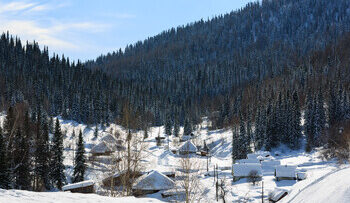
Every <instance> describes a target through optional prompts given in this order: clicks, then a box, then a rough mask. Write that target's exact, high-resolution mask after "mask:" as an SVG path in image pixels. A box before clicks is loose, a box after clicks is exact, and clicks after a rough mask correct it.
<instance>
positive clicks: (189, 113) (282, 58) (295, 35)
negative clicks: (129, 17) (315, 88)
mask: <svg viewBox="0 0 350 203" xmlns="http://www.w3.org/2000/svg"><path fill="white" fill-rule="evenodd" d="M349 29H350V3H349V1H346V0H335V1H326V0H321V1H315V0H298V1H294V0H274V1H270V0H269V1H262V3H250V4H248V5H247V6H246V7H245V8H243V9H241V10H238V11H233V12H231V13H230V14H225V15H221V16H217V17H215V18H213V19H209V20H206V21H204V20H200V21H198V22H194V23H190V24H188V25H186V26H179V27H177V28H172V29H169V30H167V31H164V32H163V33H161V34H159V35H157V36H154V37H150V38H148V39H146V40H145V41H143V42H137V43H135V44H132V45H129V46H127V47H126V48H125V50H124V51H122V50H119V51H116V52H113V53H110V54H108V55H106V56H101V57H99V58H97V59H96V60H95V61H90V62H88V63H87V64H86V65H87V66H88V67H90V68H92V69H99V70H103V71H105V72H107V73H109V74H111V75H114V76H115V77H116V81H117V84H118V86H119V87H123V88H122V90H120V91H119V92H118V94H119V96H120V97H121V98H123V99H125V100H129V102H130V103H131V104H132V106H133V107H134V109H140V110H141V111H144V110H149V111H150V112H151V113H152V115H153V116H154V124H161V123H162V122H163V121H164V120H165V119H166V117H168V116H167V114H169V115H170V117H171V118H170V119H171V120H172V121H173V122H180V123H183V122H184V120H185V118H188V119H190V120H191V121H193V122H195V123H197V122H198V119H199V118H200V117H201V116H203V115H208V114H209V113H212V112H215V111H218V110H219V109H220V108H221V106H222V105H223V104H224V103H225V102H224V100H225V99H226V100H230V101H229V102H230V103H233V102H234V99H237V98H238V97H240V95H241V96H242V90H243V89H244V88H245V87H247V86H249V85H252V86H257V85H259V84H261V83H262V82H264V81H266V80H274V79H275V78H278V77H282V78H283V77H284V76H283V75H284V74H297V73H298V74H297V75H296V76H297V77H298V78H293V80H292V81H285V82H284V83H283V85H285V86H293V85H295V84H296V80H298V79H300V78H301V77H305V75H300V74H304V73H305V72H300V68H301V67H302V68H306V66H309V67H308V69H310V68H311V67H310V62H311V61H310V57H311V54H312V52H313V51H319V50H323V49H324V48H325V47H326V46H327V45H334V44H335V43H336V42H337V41H338V40H339V37H340V36H342V35H343V34H344V33H345V32H348V31H350V30H349ZM287 82H288V83H287ZM274 88H276V89H275V92H279V89H277V88H278V87H274ZM293 88H294V87H293ZM293 91H294V89H293ZM228 95H230V97H229V98H227V97H228ZM253 96H255V97H256V96H257V95H253ZM238 106H239V105H238ZM238 108H240V107H238ZM226 113H229V112H226ZM224 116H226V115H224ZM229 117H231V116H229ZM222 119H225V118H222ZM229 119H230V118H229ZM223 126H224V124H223V121H222V120H220V119H219V120H217V127H223Z"/></svg>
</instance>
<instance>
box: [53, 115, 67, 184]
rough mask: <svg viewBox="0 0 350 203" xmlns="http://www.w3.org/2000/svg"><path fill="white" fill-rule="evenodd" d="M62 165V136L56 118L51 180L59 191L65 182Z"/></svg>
mask: <svg viewBox="0 0 350 203" xmlns="http://www.w3.org/2000/svg"><path fill="white" fill-rule="evenodd" d="M64 169H65V167H64V165H63V136H62V132H61V127H60V122H59V120H58V118H57V119H56V124H55V133H54V135H53V146H52V162H51V171H52V173H51V179H52V182H53V183H54V185H55V186H56V187H57V188H58V189H59V190H61V189H62V186H63V184H64V183H65V182H66V177H65V175H64Z"/></svg>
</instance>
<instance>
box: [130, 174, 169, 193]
mask: <svg viewBox="0 0 350 203" xmlns="http://www.w3.org/2000/svg"><path fill="white" fill-rule="evenodd" d="M174 187H175V182H174V181H173V180H171V179H170V178H168V177H167V176H166V175H164V174H163V173H160V172H158V171H152V172H151V173H149V174H145V175H143V176H141V177H140V178H138V179H137V180H136V182H135V184H134V185H133V186H132V190H133V195H134V196H142V195H146V194H152V193H156V192H159V191H161V190H170V189H173V188H174Z"/></svg>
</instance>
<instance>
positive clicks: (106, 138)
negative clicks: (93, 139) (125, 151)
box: [101, 133, 116, 143]
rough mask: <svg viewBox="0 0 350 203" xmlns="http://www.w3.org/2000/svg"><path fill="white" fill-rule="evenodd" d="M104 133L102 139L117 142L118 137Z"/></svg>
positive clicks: (107, 141)
mask: <svg viewBox="0 0 350 203" xmlns="http://www.w3.org/2000/svg"><path fill="white" fill-rule="evenodd" d="M103 134H104V135H103V136H102V138H101V141H103V142H106V143H116V139H115V138H114V136H113V135H111V134H110V133H103Z"/></svg>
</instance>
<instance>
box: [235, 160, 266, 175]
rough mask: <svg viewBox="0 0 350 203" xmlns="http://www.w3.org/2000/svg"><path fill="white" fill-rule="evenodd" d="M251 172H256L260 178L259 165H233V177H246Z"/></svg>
mask: <svg viewBox="0 0 350 203" xmlns="http://www.w3.org/2000/svg"><path fill="white" fill-rule="evenodd" d="M253 170H256V171H257V172H258V175H259V176H262V170H261V165H260V164H252V163H250V164H233V174H234V176H235V177H246V176H249V173H250V172H251V171H253Z"/></svg>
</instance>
